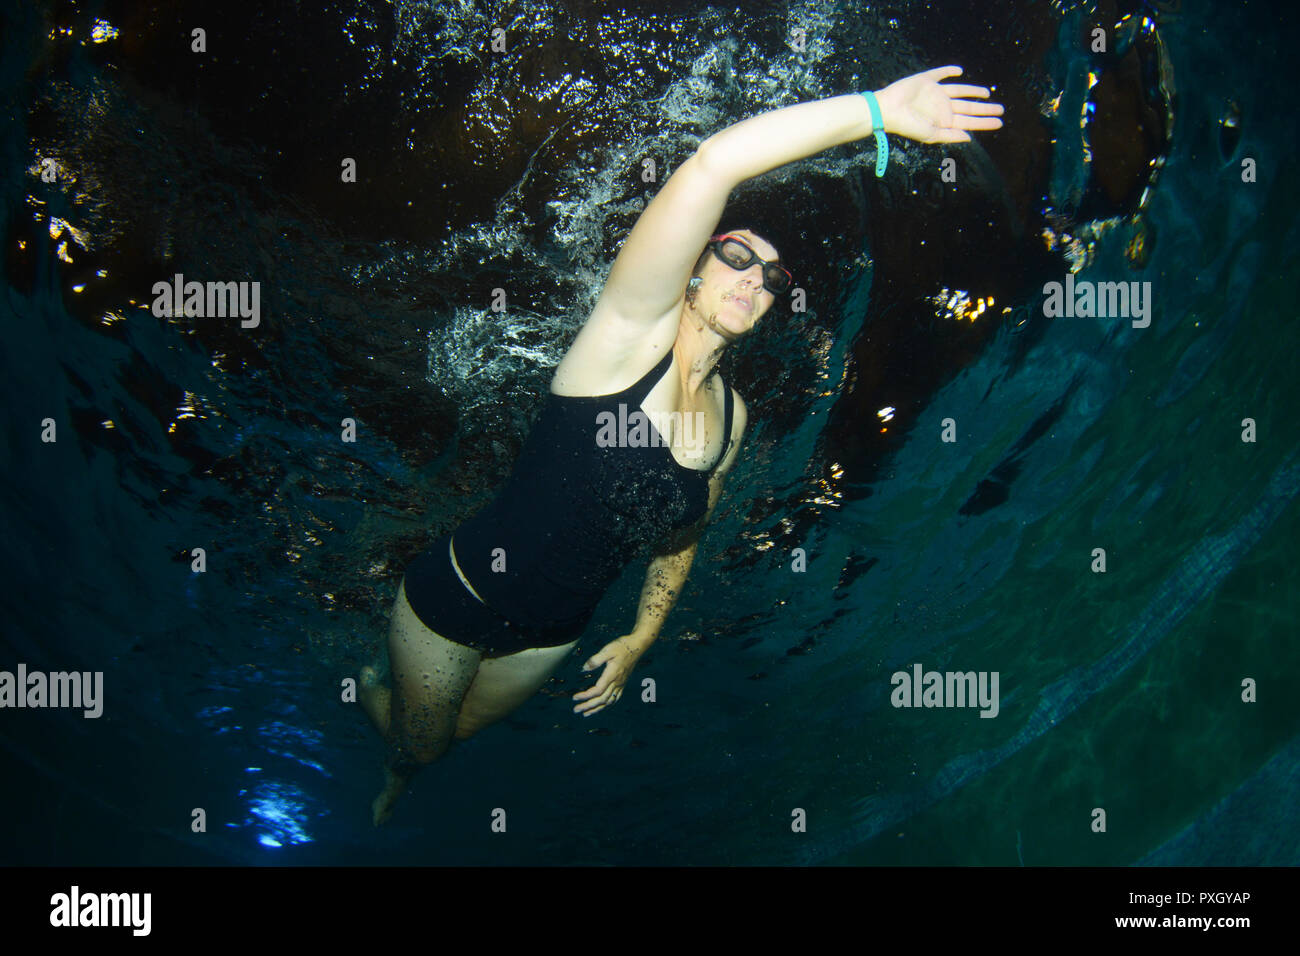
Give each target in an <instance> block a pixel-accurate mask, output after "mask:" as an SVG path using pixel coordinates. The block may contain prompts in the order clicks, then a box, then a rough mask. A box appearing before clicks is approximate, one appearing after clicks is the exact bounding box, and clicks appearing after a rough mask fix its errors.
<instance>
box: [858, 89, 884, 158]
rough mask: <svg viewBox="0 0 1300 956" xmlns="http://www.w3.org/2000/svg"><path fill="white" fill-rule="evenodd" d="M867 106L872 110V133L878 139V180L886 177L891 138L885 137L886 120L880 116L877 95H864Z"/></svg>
mask: <svg viewBox="0 0 1300 956" xmlns="http://www.w3.org/2000/svg"><path fill="white" fill-rule="evenodd" d="M862 95H863V96H865V97H866V98H867V106H868V107H870V109H871V132H872V133H873V134H874V135H875V137H876V178H877V179H879V178H880V177H881V176H883V175H885V166H886V165H887V164H888V163H889V138H888V137H887V136H885V118H884V117H883V116H881V115H880V103H879V102H878V101H877V100H876V94H875V93H863V94H862Z"/></svg>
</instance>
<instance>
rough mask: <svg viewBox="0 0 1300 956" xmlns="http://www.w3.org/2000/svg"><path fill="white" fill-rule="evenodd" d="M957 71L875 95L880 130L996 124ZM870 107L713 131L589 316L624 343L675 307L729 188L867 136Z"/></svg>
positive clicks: (960, 130)
mask: <svg viewBox="0 0 1300 956" xmlns="http://www.w3.org/2000/svg"><path fill="white" fill-rule="evenodd" d="M960 74H961V67H959V66H944V67H939V68H937V69H933V70H927V71H925V72H923V73H917V74H916V75H914V76H909V77H906V78H904V79H901V80H899V81H897V82H895V83H891V84H890V85H889V86H887V87H885V88H884V89H883V90H880V91H879V92H878V93H877V100H878V101H879V103H880V111H881V118H882V120H883V122H884V127H885V132H886V133H892V134H894V135H898V136H905V137H907V138H909V139H915V140H917V141H919V142H923V143H966V142H970V133H969V132H968V131H971V130H992V129H998V128H1000V127H1001V126H1002V121H1001V119H999V118H998V117H999V116H1000V115H1001V113H1002V107H1001V105H999V104H997V103H981V102H972V101H971V100H970V99H969V98H972V97H974V98H987V97H988V96H989V91H988V90H987V89H986V88H985V87H982V86H972V85H968V84H956V83H955V84H951V85H948V86H944V85H941V84H940V80H943V79H947V78H950V77H954V76H958V75H960ZM871 133H872V125H871V111H870V108H869V107H868V105H867V100H866V98H865V97H863V96H861V95H859V94H856V93H854V94H849V95H845V96H833V97H830V98H828V99H824V100H815V101H812V102H808V103H798V104H796V105H794V106H786V107H783V108H781V109H777V110H771V111H769V112H766V113H760V114H759V115H758V116H753V117H750V118H749V119H746V120H742V121H740V122H739V123H734V124H733V125H731V126H728V127H727V128H726V129H724V130H722V131H720V132H718V133H715V134H713V135H712V136H710V137H709V138H708V139H706V140H705V141H704V142H703V143H701V144H700V147H699V149H697V150H696V151H695V153H694V154H693V155H692V156H691V157H690V158H689V159H687V160H686V162H684V163H683V164H682V165H681V166H680V167H679V168H678V169H677V171H676V172H674V173H673V175H672V176H671V177H669V179H668V182H666V183H665V184H664V187H663V189H661V190H660V191H659V193H658V194H657V195H656V196H655V197H654V199H653V200H652V201H651V202H650V204H649V205H648V206H647V207H646V208H645V211H644V212H642V213H641V217H640V218H639V219H638V220H637V223H636V226H635V227H634V228H633V229H632V232H631V234H630V235H629V236H628V238H627V241H626V242H625V243H624V244H623V248H622V249H621V250H620V251H619V254H618V257H617V258H616V259H615V260H614V266H613V268H612V269H611V270H610V274H609V278H608V280H607V281H606V283H605V288H604V291H603V292H602V293H601V297H600V301H599V303H598V304H597V308H596V310H595V311H594V312H593V314H592V318H593V319H596V318H597V316H598V315H601V316H607V317H608V320H609V321H610V322H612V323H615V324H619V323H621V324H622V325H623V326H624V328H623V330H622V331H623V333H624V337H625V340H626V339H627V338H634V339H635V338H640V337H641V336H642V335H644V333H645V332H646V330H647V329H646V327H647V325H652V324H654V323H655V322H656V321H658V320H659V319H661V318H664V317H666V316H669V315H671V314H675V311H676V309H677V308H679V306H680V301H681V295H682V292H683V290H684V289H685V287H686V281H687V279H689V278H690V271H691V267H692V266H693V265H694V264H695V259H696V257H697V256H698V255H699V254H700V250H701V249H703V248H704V244H705V242H707V241H708V238H709V234H710V231H711V230H712V229H713V227H714V226H715V225H717V222H718V219H719V217H721V215H722V210H723V207H724V206H725V204H726V201H727V196H728V195H729V194H730V193H731V190H732V189H734V188H735V187H736V186H738V185H739V184H740V183H742V182H744V181H745V180H747V179H752V178H753V177H755V176H758V175H761V174H762V173H765V172H768V171H769V170H772V169H776V168H777V167H778V166H784V165H785V164H786V163H790V162H794V161H795V160H798V159H803V158H805V157H807V156H813V155H815V154H817V153H820V152H822V151H823V150H826V149H829V148H830V147H832V146H839V145H841V144H843V143H850V142H853V141H854V140H858V139H862V138H864V137H866V136H869V135H871Z"/></svg>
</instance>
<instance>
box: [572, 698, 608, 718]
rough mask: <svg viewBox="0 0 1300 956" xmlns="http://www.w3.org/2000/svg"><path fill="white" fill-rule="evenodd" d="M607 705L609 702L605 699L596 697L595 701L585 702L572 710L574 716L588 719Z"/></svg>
mask: <svg viewBox="0 0 1300 956" xmlns="http://www.w3.org/2000/svg"><path fill="white" fill-rule="evenodd" d="M608 703H609V700H607V699H606V698H603V697H598V698H596V699H595V700H589V701H587V702H586V703H585V704H579V705H578V706H577V707H575V708H573V712H574V713H575V714H582V716H584V717H590V716H591V715H592V714H594V713H595V712H596V711H598V710H600V709H601V708H602V707H604V706H605V705H606V704H608Z"/></svg>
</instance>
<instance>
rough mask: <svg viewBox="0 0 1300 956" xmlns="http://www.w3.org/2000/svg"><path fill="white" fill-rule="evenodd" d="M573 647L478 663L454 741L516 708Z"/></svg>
mask: <svg viewBox="0 0 1300 956" xmlns="http://www.w3.org/2000/svg"><path fill="white" fill-rule="evenodd" d="M577 646H578V642H577V641H576V640H575V641H573V642H572V643H569V644H561V645H560V646H558V647H529V648H526V649H525V650H522V651H516V652H515V653H514V654H505V655H503V656H501V657H489V658H486V659H484V660H483V661H482V662H480V664H479V665H478V673H477V674H475V675H474V682H473V683H472V684H470V686H469V690H468V691H466V692H465V698H464V701H463V703H462V704H461V708H460V716H459V718H458V720H457V722H456V739H457V740H465V739H467V738H468V737H471V736H473V735H474V734H476V733H478V732H479V731H480V730H482V729H483V728H484V727H486V726H488V725H489V724H494V723H496V722H497V721H498V720H501V719H502V718H504V717H506V716H507V715H509V714H510V713H512V712H513V711H515V710H516V709H518V707H519V706H520V705H522V704H523V703H524V701H526V700H528V698H530V697H532V696H533V695H534V694H535V693H537V691H538V690H539V689H540V688H541V686H542V685H543V684H545V683H546V681H547V679H548V678H549V677H550V676H551V674H553V673H554V672H555V669H556V668H557V667H559V666H560V664H561V663H562V662H563V661H564V659H565V658H566V657H568V656H569V655H570V654H571V653H573V649H574V648H575V647H577Z"/></svg>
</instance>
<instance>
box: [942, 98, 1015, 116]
mask: <svg viewBox="0 0 1300 956" xmlns="http://www.w3.org/2000/svg"><path fill="white" fill-rule="evenodd" d="M950 105H951V106H952V111H953V112H954V113H961V114H963V115H965V116H1001V115H1002V114H1003V112H1004V110H1003V109H1002V104H1001V103H971V102H969V101H967V100H953V101H952V103H951V104H950Z"/></svg>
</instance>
